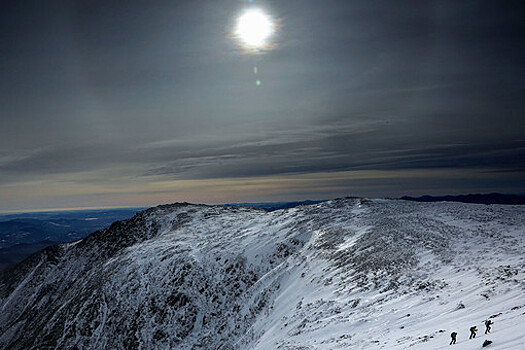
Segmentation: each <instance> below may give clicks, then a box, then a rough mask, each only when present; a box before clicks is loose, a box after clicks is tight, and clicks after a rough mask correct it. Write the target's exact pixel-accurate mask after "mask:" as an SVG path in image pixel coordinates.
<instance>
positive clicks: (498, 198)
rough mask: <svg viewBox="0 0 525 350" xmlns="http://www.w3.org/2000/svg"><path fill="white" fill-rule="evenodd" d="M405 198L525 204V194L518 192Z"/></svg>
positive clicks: (406, 198) (411, 199)
mask: <svg viewBox="0 0 525 350" xmlns="http://www.w3.org/2000/svg"><path fill="white" fill-rule="evenodd" d="M401 199H403V200H408V201H415V202H461V203H476V204H508V205H523V204H525V196H522V195H516V194H502V193H490V194H467V195H459V196H422V197H409V196H404V197H401Z"/></svg>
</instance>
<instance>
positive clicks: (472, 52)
mask: <svg viewBox="0 0 525 350" xmlns="http://www.w3.org/2000/svg"><path fill="white" fill-rule="evenodd" d="M0 6H1V8H0V9H1V11H0V52H1V56H0V57H1V60H0V72H1V79H0V106H1V110H0V211H5V210H15V209H38V208H42V209H44V208H67V207H99V206H135V205H137V206H143V205H156V204H160V203H167V202H176V201H191V202H205V203H224V202H241V201H250V202H253V201H278V200H299V199H307V198H309V199H323V198H324V199H326V198H333V197H338V196H345V195H359V196H373V197H375V196H381V197H382V196H400V195H404V194H408V195H420V194H455V193H473V192H493V191H498V192H514V193H525V181H524V179H525V115H524V112H525V99H524V97H525V84H524V83H523V82H524V78H525V50H524V49H523V47H524V43H525V40H524V39H525V20H524V19H525V11H524V8H525V5H523V3H522V2H519V1H505V2H498V1H468V0H466V1H447V0H444V1H432V0H429V1H416V0H415V1H392V0H383V1H370V0H355V1H348V0H340V1H339V0H327V1H318V0H302V1H292V0H288V1H276V0H274V1H258V0H254V1H253V4H250V3H249V2H248V1H240V0H214V1H210V0H207V1H202V0H193V1H164V0H163V1H160V0H148V1H139V0H129V1H114V0H105V1H98V0H89V1H87V0H55V1H46V0H39V1H34V0H26V1H18V2H5V1H4V2H1V5H0ZM247 7H257V8H262V9H264V10H265V11H266V12H267V13H269V14H271V16H272V17H273V18H274V19H275V21H276V23H278V30H277V31H276V33H275V35H274V36H273V37H272V44H273V48H272V49H271V50H269V51H268V52H265V53H264V54H259V55H252V54H247V53H246V52H243V50H242V49H240V48H239V46H238V45H237V44H236V42H235V40H233V39H232V37H231V31H232V29H233V28H234V26H235V21H236V18H237V17H238V16H239V14H240V13H241V12H242V11H243V9H245V8H247ZM255 66H256V67H257V68H258V73H257V76H255V75H254V70H253V68H254V67H255ZM256 79H260V81H261V85H260V86H258V85H256V84H255V81H256Z"/></svg>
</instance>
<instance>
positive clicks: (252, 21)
mask: <svg viewBox="0 0 525 350" xmlns="http://www.w3.org/2000/svg"><path fill="white" fill-rule="evenodd" d="M274 30H275V29H274V24H273V21H272V19H271V17H270V16H269V15H267V14H266V13H264V12H263V11H262V10H259V9H252V10H248V11H246V12H244V13H243V14H242V15H241V16H239V18H238V19H237V26H236V27H235V36H236V37H237V39H238V40H239V41H240V42H241V43H242V44H243V45H244V46H245V47H246V48H248V49H255V50H256V49H263V48H264V47H265V46H266V45H267V43H268V39H269V38H270V37H271V36H272V34H273V32H274Z"/></svg>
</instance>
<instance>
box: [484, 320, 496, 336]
mask: <svg viewBox="0 0 525 350" xmlns="http://www.w3.org/2000/svg"><path fill="white" fill-rule="evenodd" d="M493 324H494V322H492V321H491V320H486V321H485V334H487V333H490V326H491V325H493Z"/></svg>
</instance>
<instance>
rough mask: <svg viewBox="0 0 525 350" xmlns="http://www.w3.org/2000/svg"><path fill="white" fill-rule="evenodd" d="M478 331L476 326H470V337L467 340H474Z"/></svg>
mask: <svg viewBox="0 0 525 350" xmlns="http://www.w3.org/2000/svg"><path fill="white" fill-rule="evenodd" d="M477 331H478V329H477V328H476V326H472V327H470V337H468V338H469V339H474V338H476V332H477Z"/></svg>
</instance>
